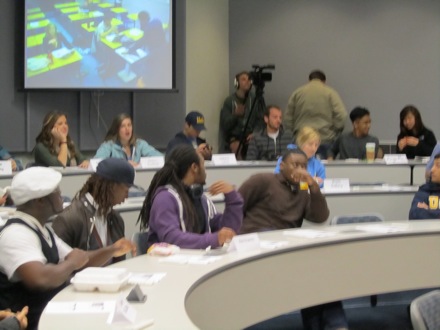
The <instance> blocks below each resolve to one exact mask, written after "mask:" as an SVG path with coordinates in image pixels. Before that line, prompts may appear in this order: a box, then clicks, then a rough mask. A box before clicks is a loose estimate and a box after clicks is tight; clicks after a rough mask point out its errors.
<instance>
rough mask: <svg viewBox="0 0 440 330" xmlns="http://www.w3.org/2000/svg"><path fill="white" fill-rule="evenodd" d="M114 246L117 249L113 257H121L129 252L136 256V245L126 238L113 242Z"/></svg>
mask: <svg viewBox="0 0 440 330" xmlns="http://www.w3.org/2000/svg"><path fill="white" fill-rule="evenodd" d="M113 247H114V248H115V249H116V251H115V253H113V257H120V256H123V255H125V254H127V253H128V252H131V255H132V256H133V257H135V256H136V245H135V244H134V243H133V242H132V241H129V240H128V239H126V238H121V239H119V240H118V241H116V242H115V243H113Z"/></svg>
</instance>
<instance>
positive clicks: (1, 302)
mask: <svg viewBox="0 0 440 330" xmlns="http://www.w3.org/2000/svg"><path fill="white" fill-rule="evenodd" d="M60 181H61V174H60V173H59V172H57V171H55V170H53V169H50V168H46V167H31V168H29V169H26V170H24V171H23V172H20V173H18V174H17V175H15V176H14V178H13V180H12V184H11V188H10V194H11V197H12V200H13V201H14V203H15V205H16V206H17V211H16V212H15V214H14V216H13V217H12V218H11V219H9V220H8V221H7V222H6V224H5V225H4V226H3V227H2V228H0V251H2V257H1V258H0V309H6V308H10V309H11V310H12V311H13V312H15V311H19V310H22V309H23V307H24V306H29V314H28V321H29V325H28V329H37V327H38V320H39V318H40V315H41V312H42V311H43V309H44V307H45V306H46V304H47V303H48V302H49V300H50V299H52V297H53V296H54V295H55V294H56V293H57V292H58V291H60V290H61V289H62V288H63V287H64V286H65V284H66V282H67V281H68V280H69V278H70V276H71V274H72V273H73V272H74V271H76V270H79V269H81V268H83V267H85V266H92V265H93V266H98V265H99V263H101V264H103V263H104V262H105V261H107V260H108V259H110V258H111V257H112V256H114V255H121V254H125V253H127V252H128V251H130V250H131V248H132V244H131V242H129V244H121V245H120V246H119V247H118V251H116V248H113V249H110V248H108V249H100V250H97V251H93V252H86V251H83V250H79V249H72V248H71V247H69V246H68V245H67V244H66V243H64V242H63V241H62V240H61V239H60V238H59V237H58V236H57V235H55V234H54V233H53V232H52V230H50V229H49V228H48V227H46V226H45V224H46V222H47V219H49V218H50V217H51V216H52V215H54V214H56V213H59V212H60V211H61V210H62V209H63V201H62V198H61V193H60V189H59V187H58V186H59V183H60ZM103 260H104V262H103Z"/></svg>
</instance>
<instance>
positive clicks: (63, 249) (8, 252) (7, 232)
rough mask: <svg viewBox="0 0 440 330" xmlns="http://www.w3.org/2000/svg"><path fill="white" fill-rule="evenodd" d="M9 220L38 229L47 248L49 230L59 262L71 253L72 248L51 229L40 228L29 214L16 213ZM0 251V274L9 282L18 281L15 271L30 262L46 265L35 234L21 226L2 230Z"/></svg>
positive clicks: (17, 225) (49, 241)
mask: <svg viewBox="0 0 440 330" xmlns="http://www.w3.org/2000/svg"><path fill="white" fill-rule="evenodd" d="M11 218H19V219H21V220H23V221H24V222H26V223H27V224H28V225H30V226H31V227H33V228H35V229H38V230H39V231H40V232H41V233H42V234H43V236H44V238H45V239H46V241H47V243H48V244H49V246H51V247H52V241H51V239H50V236H49V230H50V231H51V233H52V235H53V236H54V240H55V245H56V246H57V249H58V255H59V258H60V262H61V261H63V260H64V259H65V257H66V256H67V255H68V254H69V253H70V252H71V251H72V248H71V247H70V246H68V245H67V244H66V243H64V242H63V241H62V240H61V238H59V237H58V236H57V235H56V234H55V233H54V232H53V231H52V230H51V229H48V228H47V227H46V226H44V227H43V226H41V224H40V223H39V222H38V220H37V219H35V218H34V217H32V216H30V215H29V214H26V213H23V212H20V211H16V212H15V213H14V214H13V215H12V217H11ZM0 251H1V258H0V272H2V273H4V274H5V275H6V276H7V277H8V279H9V280H10V281H11V282H18V281H19V280H20V279H19V278H18V276H17V274H15V271H16V270H17V268H18V267H20V266H21V265H23V264H25V263H28V262H32V261H38V262H41V263H42V264H46V263H47V259H46V257H45V256H44V254H43V250H42V246H41V241H40V239H39V238H38V236H37V234H36V233H35V232H33V231H32V230H30V229H29V228H28V227H26V226H24V225H22V224H12V225H9V226H8V227H6V228H5V229H3V231H2V232H1V234H0Z"/></svg>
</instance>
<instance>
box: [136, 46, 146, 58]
mask: <svg viewBox="0 0 440 330" xmlns="http://www.w3.org/2000/svg"><path fill="white" fill-rule="evenodd" d="M136 53H137V54H138V56H139V58H143V57H145V56H147V55H148V53H147V52H146V51H145V50H143V49H142V48H138V49H136Z"/></svg>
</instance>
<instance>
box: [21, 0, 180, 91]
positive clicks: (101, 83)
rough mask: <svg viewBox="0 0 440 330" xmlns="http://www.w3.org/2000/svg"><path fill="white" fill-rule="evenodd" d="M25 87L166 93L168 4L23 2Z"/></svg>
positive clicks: (139, 0)
mask: <svg viewBox="0 0 440 330" xmlns="http://www.w3.org/2000/svg"><path fill="white" fill-rule="evenodd" d="M25 8H26V9H25V10H26V13H25V23H26V26H25V31H26V33H25V39H26V40H25V41H26V47H25V62H26V63H25V88H56V89H60V88H71V89H83V88H86V89H87V88H89V89H105V88H111V89H138V88H140V89H171V88H172V87H173V86H172V80H173V79H172V76H173V72H172V67H173V65H172V45H173V42H172V37H173V36H172V26H171V25H172V22H173V20H172V0H77V1H71V0H26V6H25Z"/></svg>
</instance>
